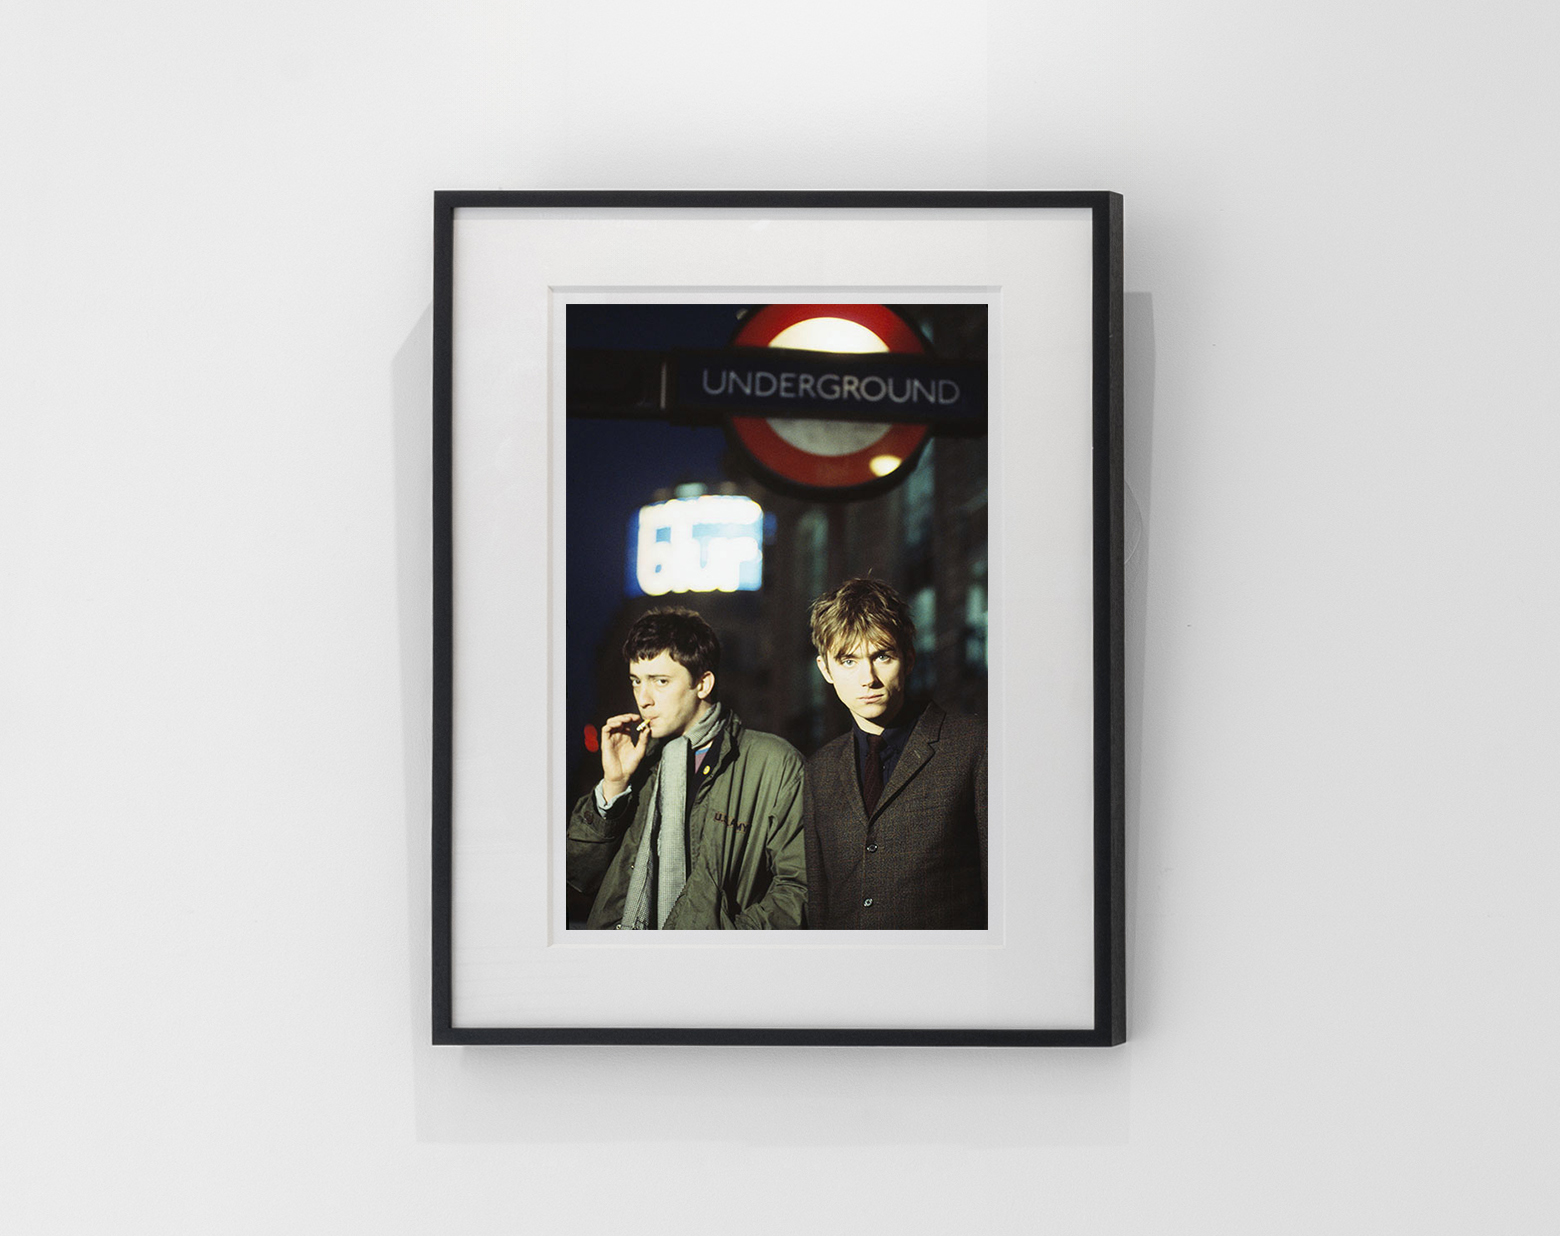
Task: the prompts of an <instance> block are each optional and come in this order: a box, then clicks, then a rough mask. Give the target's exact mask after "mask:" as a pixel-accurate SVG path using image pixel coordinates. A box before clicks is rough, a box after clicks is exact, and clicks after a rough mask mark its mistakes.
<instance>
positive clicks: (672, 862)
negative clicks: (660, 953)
mask: <svg viewBox="0 0 1560 1236" xmlns="http://www.w3.org/2000/svg"><path fill="white" fill-rule="evenodd" d="M725 728H726V710H725V708H724V707H723V706H722V705H720V704H715V705H714V706H713V707H711V708H710V710H709V711H708V712H706V713H705V714H704V715H703V716H702V717H700V718H699V719H698V721H696V722H695V723H694V724H693V726H692V727H691V728H690V729H689V730H688V732H687V733H686V734H682V735H680V736H678V737H677V738H671V739H668V740H667V741H666V742H665V743H663V744H662V745H661V758H660V761H659V762H658V763H657V764H656V766H655V772H653V773H651V774H650V780H649V782H648V783H646V785H645V788H644V793H646V794H648V795H650V814H649V815H648V816H647V817H646V819H645V830H644V832H643V833H641V834H640V836H639V852H638V853H637V854H635V855H634V869H633V872H632V874H631V875H630V876H629V878H628V894H627V896H626V897H625V898H624V901H623V917H622V919H621V921H620V922H619V923H618V928H619V930H622V931H643V930H645V929H646V928H647V927H649V925H650V920H651V910H652V907H651V901H652V900H654V902H655V905H654V916H655V928H656V929H657V930H659V929H660V928H662V927H664V926H666V916H667V915H668V914H670V913H671V912H672V906H673V905H675V904H676V903H677V898H678V897H680V896H681V895H682V891H683V887H684V886H685V885H686V884H687V883H688V773H689V770H690V769H691V767H692V765H693V753H694V752H695V751H697V750H698V749H699V748H700V747H703V746H704V745H705V744H707V743H709V742H712V741H714V739H715V738H716V737H717V736H718V735H719V734H720V733H721V731H722V730H724V729H725ZM652 867H653V868H654V870H655V890H654V896H653V898H652V894H651V883H650V872H651V869H652Z"/></svg>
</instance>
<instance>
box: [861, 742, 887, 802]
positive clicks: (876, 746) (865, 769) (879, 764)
mask: <svg viewBox="0 0 1560 1236" xmlns="http://www.w3.org/2000/svg"><path fill="white" fill-rule="evenodd" d="M882 796H883V735H881V734H872V735H869V736H868V738H867V758H866V760H865V761H864V762H863V763H862V765H861V801H862V802H864V803H866V805H867V814H868V815H871V814H872V810H873V808H874V807H876V806H877V804H878V799H879V798H881V797H882Z"/></svg>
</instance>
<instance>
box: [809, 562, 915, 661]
mask: <svg viewBox="0 0 1560 1236" xmlns="http://www.w3.org/2000/svg"><path fill="white" fill-rule="evenodd" d="M808 616H809V618H810V619H811V621H812V642H813V647H814V648H815V649H817V652H818V655H819V656H820V657H822V658H823V659H824V660H825V661H827V660H828V659H829V657H830V655H831V654H833V653H837V652H840V651H841V650H843V649H846V648H854V647H855V646H856V645H857V644H859V643H861V642H862V641H863V640H870V639H872V638H874V637H875V638H877V639H878V640H886V641H887V642H888V643H889V644H891V645H893V648H894V651H895V652H897V653H898V654H899V655H900V656H901V657H904V658H905V659H907V660H908V659H909V658H910V657H913V656H915V620H914V619H913V618H911V617H910V607H909V606H908V605H906V604H905V601H904V598H903V597H901V596H900V595H899V594H898V593H897V592H895V591H894V590H893V588H891V587H889V585H887V584H885V583H884V582H883V581H882V580H880V579H847V580H846V581H845V582H844V583H843V584H841V585H840V586H839V587H838V588H834V589H832V590H831V591H829V592H825V593H824V594H823V595H822V596H821V597H819V598H818V599H817V600H816V601H814V602H813V603H812V609H811V610H810V611H808Z"/></svg>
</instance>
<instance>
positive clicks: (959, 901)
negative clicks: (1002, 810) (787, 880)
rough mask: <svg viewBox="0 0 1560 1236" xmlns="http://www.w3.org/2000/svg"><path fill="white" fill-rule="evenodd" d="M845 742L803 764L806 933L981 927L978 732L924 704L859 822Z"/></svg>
mask: <svg viewBox="0 0 1560 1236" xmlns="http://www.w3.org/2000/svg"><path fill="white" fill-rule="evenodd" d="M854 742H855V738H854V734H852V733H847V734H844V735H842V736H841V737H839V738H836V739H834V740H833V741H832V742H829V743H825V744H824V745H823V746H822V747H820V748H819V749H818V751H817V753H816V754H815V755H814V756H813V757H812V758H811V759H810V760H808V761H807V767H806V771H805V774H804V776H803V781H802V830H803V834H804V836H805V839H806V846H807V925H808V926H809V927H821V928H827V929H840V928H864V929H868V930H891V929H895V928H901V929H902V928H966V929H970V928H973V929H977V930H978V929H981V928H984V927H985V926H986V723H985V722H984V721H982V720H980V719H978V718H975V717H955V716H950V715H949V714H948V713H945V712H944V711H943V710H942V709H941V708H939V707H938V706H937V705H936V704H927V705H926V708H925V710H924V711H923V712H922V713H921V716H920V719H919V720H918V721H917V722H916V725H915V728H914V729H913V730H911V732H910V737H909V739H908V741H906V743H905V749H904V752H903V754H901V755H900V757H899V762H898V763H897V764H896V765H895V766H894V775H893V776H892V777H890V778H889V781H888V784H887V785H885V786H884V787H883V796H882V798H881V799H879V800H878V805H877V809H876V810H875V811H873V813H872V817H871V818H870V819H868V818H867V811H866V807H865V805H864V804H863V803H862V800H861V786H860V783H859V781H858V780H857V777H856V754H855V749H854Z"/></svg>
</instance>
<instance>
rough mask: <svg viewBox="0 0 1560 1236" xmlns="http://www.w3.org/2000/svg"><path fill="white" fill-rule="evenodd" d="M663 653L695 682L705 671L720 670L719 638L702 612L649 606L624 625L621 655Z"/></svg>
mask: <svg viewBox="0 0 1560 1236" xmlns="http://www.w3.org/2000/svg"><path fill="white" fill-rule="evenodd" d="M663 652H664V653H666V654H667V655H668V656H669V657H671V658H672V660H673V661H676V662H677V664H678V665H681V666H682V667H683V668H685V669H686V670H687V671H688V673H689V674H691V675H692V676H693V681H694V682H695V683H697V682H698V681H699V679H701V678H703V677H704V675H705V674H715V675H719V673H720V639H719V637H717V636H716V634H715V628H714V627H712V626H710V624H709V623H707V622H705V621H704V618H703V616H702V615H700V614H697V613H695V612H694V611H693V610H691V609H684V608H682V607H681V606H669V607H667V608H665V609H653V610H651V611H650V612H649V613H648V614H642V615H641V616H640V617H639V618H638V619H637V620H636V621H635V622H634V625H633V626H631V627H629V628H628V638H627V639H626V640H624V641H623V659H624V660H625V661H627V662H628V663H629V664H630V665H632V664H633V663H634V662H635V661H653V660H655V658H656V657H658V656H660V655H661V654H662V653H663Z"/></svg>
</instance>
